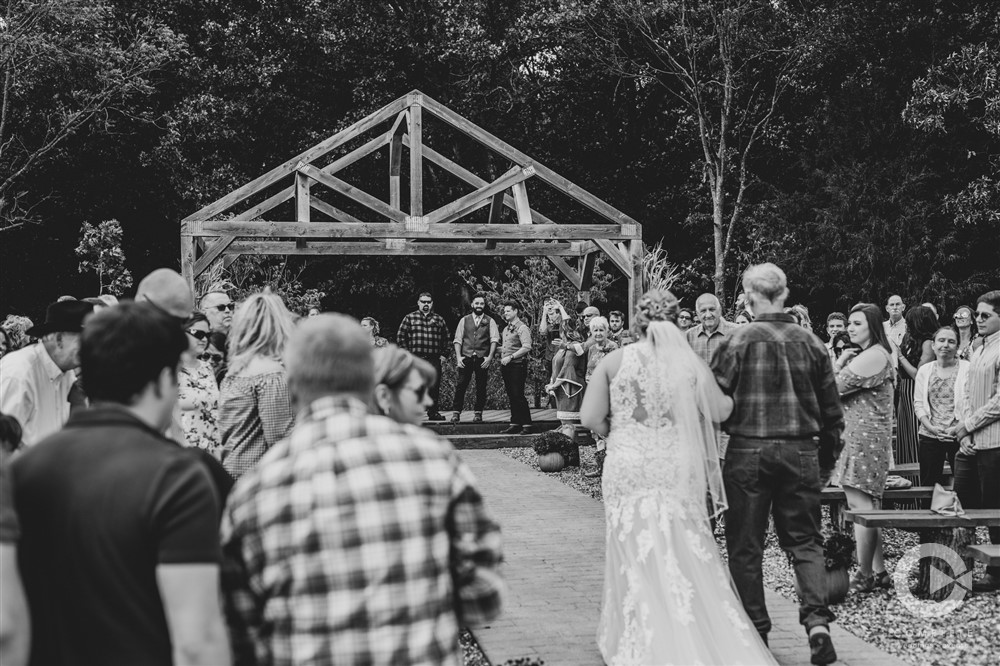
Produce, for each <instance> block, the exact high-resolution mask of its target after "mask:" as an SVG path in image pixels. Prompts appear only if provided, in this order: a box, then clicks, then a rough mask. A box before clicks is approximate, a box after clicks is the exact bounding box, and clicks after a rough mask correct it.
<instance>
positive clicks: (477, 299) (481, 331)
mask: <svg viewBox="0 0 1000 666" xmlns="http://www.w3.org/2000/svg"><path fill="white" fill-rule="evenodd" d="M499 344H500V329H499V328H498V327H497V323H496V322H495V321H493V318H492V317H490V316H489V315H487V314H486V298H485V297H484V296H483V295H482V294H476V295H475V296H474V297H473V298H472V314H467V315H465V316H464V317H462V318H461V319H459V320H458V326H457V327H456V328H455V341H454V345H455V365H456V366H457V368H458V385H457V386H456V387H455V400H454V401H453V402H452V405H451V408H452V409H453V410H454V412H455V413H454V414H453V415H452V417H451V422H452V423H458V422H459V421H461V420H462V407H463V406H464V405H465V391H466V390H467V389H468V388H469V382H470V381H472V375H473V374H475V376H476V404H475V413H474V415H473V417H472V421H473V423H482V421H483V410H484V409H485V408H486V380H487V378H488V372H487V371H488V369H489V367H490V363H492V362H493V355H494V354H495V353H496V351H497V345H499Z"/></svg>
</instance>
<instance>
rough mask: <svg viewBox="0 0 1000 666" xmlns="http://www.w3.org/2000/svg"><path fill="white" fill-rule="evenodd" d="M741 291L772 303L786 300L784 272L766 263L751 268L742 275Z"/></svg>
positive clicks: (786, 284) (786, 280) (786, 282)
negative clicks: (756, 295) (752, 293)
mask: <svg viewBox="0 0 1000 666" xmlns="http://www.w3.org/2000/svg"><path fill="white" fill-rule="evenodd" d="M743 289H745V290H746V291H752V292H754V293H755V294H760V295H761V296H763V297H764V298H766V299H767V300H769V301H771V302H772V303H775V302H778V301H780V302H784V300H785V299H786V298H788V278H786V277H785V271H783V270H781V269H780V268H778V267H777V266H776V265H774V264H772V263H770V262H768V263H764V264H757V265H756V266H751V267H750V268H748V269H747V270H746V272H745V273H743Z"/></svg>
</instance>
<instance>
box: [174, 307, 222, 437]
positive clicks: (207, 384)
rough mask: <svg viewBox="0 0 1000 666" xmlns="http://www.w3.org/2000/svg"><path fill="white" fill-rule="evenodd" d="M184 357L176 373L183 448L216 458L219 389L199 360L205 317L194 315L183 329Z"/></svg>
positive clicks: (205, 337)
mask: <svg viewBox="0 0 1000 666" xmlns="http://www.w3.org/2000/svg"><path fill="white" fill-rule="evenodd" d="M184 328H185V330H186V331H187V339H188V353H187V354H184V355H183V356H182V357H181V366H180V369H179V372H178V373H177V404H178V406H179V407H180V409H181V425H182V427H183V428H184V443H185V444H186V445H187V446H193V447H197V448H199V449H205V450H206V451H208V452H209V453H211V454H212V455H214V456H218V455H219V429H218V426H217V424H216V422H217V420H218V416H219V386H218V384H216V382H215V374H214V373H213V371H212V366H211V365H210V364H209V363H207V362H205V361H203V360H201V357H203V356H204V354H205V349H206V347H208V336H209V334H210V333H211V330H210V328H209V323H208V317H206V316H205V315H203V314H202V313H200V312H195V313H194V314H192V315H191V318H190V319H188V320H187V324H186V325H185V327H184Z"/></svg>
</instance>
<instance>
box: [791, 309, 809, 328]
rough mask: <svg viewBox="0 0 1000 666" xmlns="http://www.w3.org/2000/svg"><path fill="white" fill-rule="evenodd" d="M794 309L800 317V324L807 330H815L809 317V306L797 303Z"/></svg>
mask: <svg viewBox="0 0 1000 666" xmlns="http://www.w3.org/2000/svg"><path fill="white" fill-rule="evenodd" d="M792 310H794V311H795V313H796V315H797V316H798V318H799V326H801V327H802V328H804V329H806V330H807V331H811V330H813V325H812V319H811V318H810V317H809V308H807V307H806V306H804V305H802V304H801V303H796V304H795V305H793V306H792Z"/></svg>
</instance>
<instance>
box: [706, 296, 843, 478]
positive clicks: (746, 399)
mask: <svg viewBox="0 0 1000 666" xmlns="http://www.w3.org/2000/svg"><path fill="white" fill-rule="evenodd" d="M712 371H713V372H714V373H715V379H716V381H717V382H718V383H719V387H720V388H721V389H722V391H723V392H724V393H726V394H727V395H731V396H732V397H733V403H734V406H733V413H732V415H730V417H729V420H728V421H726V423H725V424H724V428H725V430H726V432H728V433H729V434H730V435H732V436H738V437H751V438H758V439H797V438H802V437H819V444H820V464H821V465H822V467H823V468H824V469H830V468H832V467H833V463H834V462H836V459H837V457H838V456H839V455H840V450H841V448H843V444H842V443H841V441H840V433H841V432H842V431H843V430H844V410H843V408H842V407H841V405H840V395H839V393H838V392H837V380H836V378H835V377H834V375H833V366H831V365H830V356H829V355H828V354H827V351H826V347H824V346H823V343H822V342H820V340H819V338H817V337H816V336H815V335H813V334H812V333H810V332H809V331H807V330H805V329H804V328H802V327H801V326H799V325H798V324H797V323H796V322H795V318H794V317H792V316H791V315H789V314H785V313H783V312H779V313H773V314H772V313H768V314H762V315H760V316H759V317H757V320H756V321H754V322H753V323H752V324H747V325H745V326H740V327H737V330H735V331H733V332H732V333H730V334H729V335H728V336H726V337H724V338H723V339H722V341H721V343H720V344H719V347H718V349H716V351H715V354H714V355H713V356H712Z"/></svg>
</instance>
